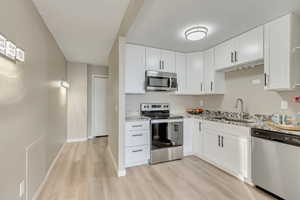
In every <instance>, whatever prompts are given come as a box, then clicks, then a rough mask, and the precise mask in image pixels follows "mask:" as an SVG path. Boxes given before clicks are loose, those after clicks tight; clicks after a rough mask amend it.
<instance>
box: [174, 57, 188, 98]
mask: <svg viewBox="0 0 300 200" xmlns="http://www.w3.org/2000/svg"><path fill="white" fill-rule="evenodd" d="M175 63H176V73H177V82H178V92H177V93H178V94H184V93H185V92H186V55H185V54H181V53H176V62H175Z"/></svg>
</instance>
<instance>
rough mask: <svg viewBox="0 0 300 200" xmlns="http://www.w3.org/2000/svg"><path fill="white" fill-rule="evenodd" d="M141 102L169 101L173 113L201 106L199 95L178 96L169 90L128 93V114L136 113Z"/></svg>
mask: <svg viewBox="0 0 300 200" xmlns="http://www.w3.org/2000/svg"><path fill="white" fill-rule="evenodd" d="M141 103H169V104H170V108H171V112H172V113H183V112H184V111H185V109H187V108H194V107H197V106H199V97H198V96H176V95H172V94H170V93H167V92H151V93H146V94H144V95H126V114H127V115H136V114H138V113H139V112H140V109H139V108H140V104H141Z"/></svg>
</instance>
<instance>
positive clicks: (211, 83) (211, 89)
mask: <svg viewBox="0 0 300 200" xmlns="http://www.w3.org/2000/svg"><path fill="white" fill-rule="evenodd" d="M210 91H211V92H212V91H213V82H212V81H211V82H210Z"/></svg>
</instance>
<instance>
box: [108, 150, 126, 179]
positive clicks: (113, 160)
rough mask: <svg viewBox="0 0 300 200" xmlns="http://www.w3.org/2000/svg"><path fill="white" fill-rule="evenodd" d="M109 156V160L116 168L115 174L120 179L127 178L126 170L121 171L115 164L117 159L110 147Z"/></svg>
mask: <svg viewBox="0 0 300 200" xmlns="http://www.w3.org/2000/svg"><path fill="white" fill-rule="evenodd" d="M107 148H108V154H109V158H110V160H111V162H112V164H113V167H114V170H115V173H116V175H117V176H118V177H121V176H126V169H123V170H119V168H118V166H117V163H116V162H115V159H114V156H113V153H112V151H111V149H110V147H109V146H108V147H107Z"/></svg>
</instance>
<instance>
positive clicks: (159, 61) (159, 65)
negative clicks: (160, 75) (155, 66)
mask: <svg viewBox="0 0 300 200" xmlns="http://www.w3.org/2000/svg"><path fill="white" fill-rule="evenodd" d="M159 69H161V60H160V61H159Z"/></svg>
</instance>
